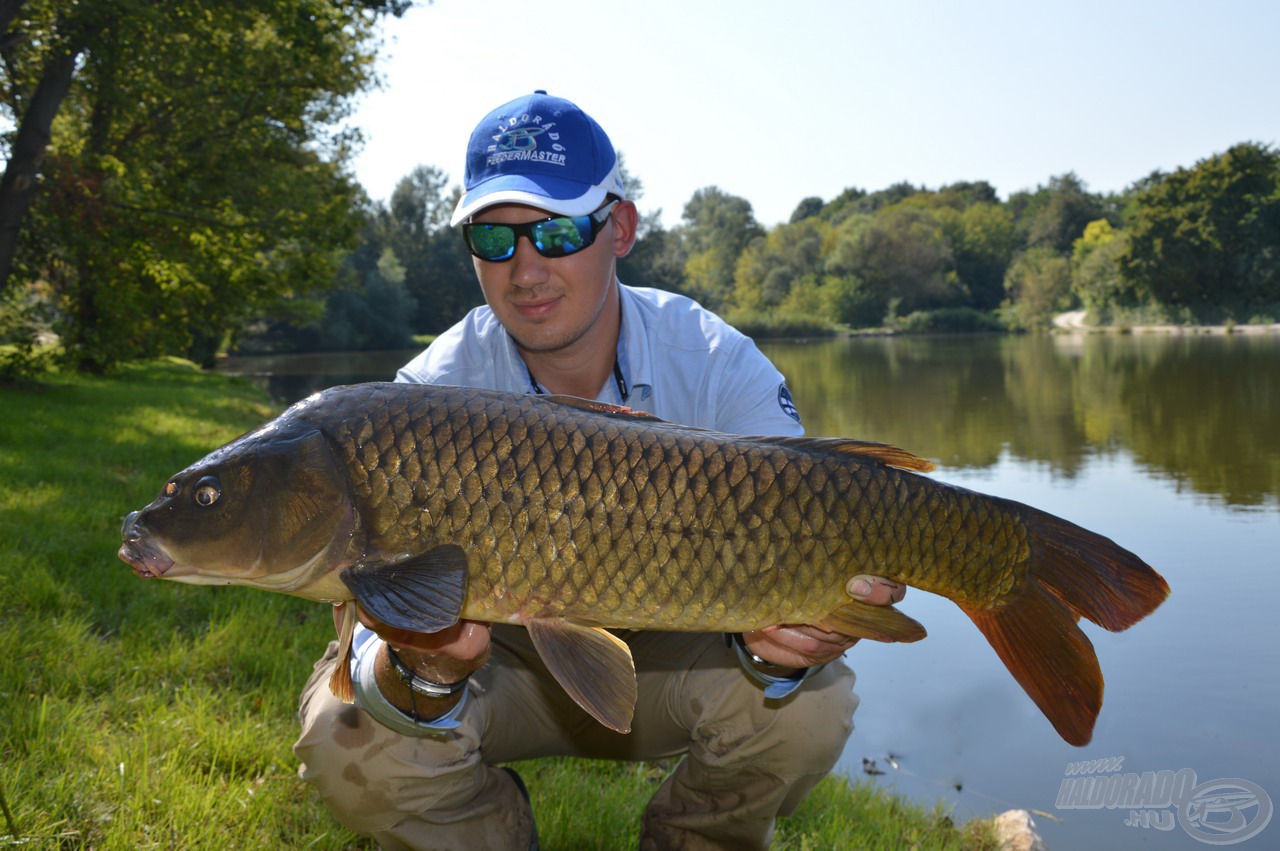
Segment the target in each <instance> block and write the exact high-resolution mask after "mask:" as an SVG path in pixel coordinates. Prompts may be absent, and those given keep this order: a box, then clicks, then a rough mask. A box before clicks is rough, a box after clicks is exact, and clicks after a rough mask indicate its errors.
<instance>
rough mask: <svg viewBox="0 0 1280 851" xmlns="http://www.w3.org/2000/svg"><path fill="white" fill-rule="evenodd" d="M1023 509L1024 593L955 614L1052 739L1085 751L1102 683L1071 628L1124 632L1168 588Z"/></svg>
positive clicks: (1125, 558) (1107, 547)
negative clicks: (1046, 724)
mask: <svg viewBox="0 0 1280 851" xmlns="http://www.w3.org/2000/svg"><path fill="white" fill-rule="evenodd" d="M1022 508H1023V512H1022V513H1023V518H1022V519H1023V522H1024V523H1025V524H1026V527H1027V530H1028V532H1029V533H1030V537H1031V542H1032V543H1031V565H1030V569H1029V572H1028V574H1027V578H1026V582H1025V583H1024V585H1023V589H1022V592H1021V593H1020V594H1019V595H1018V596H1017V597H1014V598H1013V599H1011V600H1009V601H1008V602H1007V603H1005V604H1004V605H1002V606H1000V607H999V608H997V609H978V608H973V607H969V606H964V605H961V608H962V609H963V610H964V612H965V614H967V615H968V616H969V617H970V619H971V620H973V622H974V623H975V624H976V625H977V627H978V629H980V630H982V634H983V635H985V636H986V638H987V641H989V642H990V643H991V646H992V647H993V648H994V649H995V651H996V654H997V655H999V657H1000V659H1001V660H1002V661H1003V662H1004V664H1005V667H1007V668H1008V669H1009V673H1011V674H1013V677H1014V679H1016V680H1017V681H1018V683H1019V684H1020V685H1021V686H1022V688H1023V689H1024V690H1025V691H1026V692H1027V694H1028V695H1029V696H1030V697H1031V699H1032V700H1033V701H1035V704H1036V706H1038V707H1040V711H1041V712H1043V713H1044V714H1045V717H1047V718H1048V719H1049V721H1050V723H1052V724H1053V727H1054V729H1055V730H1057V731H1058V734H1059V735H1061V736H1062V738H1063V739H1065V740H1066V741H1067V742H1069V743H1071V744H1073V745H1085V744H1088V743H1089V740H1090V739H1091V738H1093V725H1094V722H1095V721H1096V720H1097V717H1098V711H1099V710H1100V709H1101V708H1102V692H1103V680H1102V671H1101V669H1100V668H1099V667H1098V657H1097V656H1096V655H1095V654H1094V652H1093V644H1092V643H1091V642H1090V641H1089V638H1088V636H1086V635H1085V634H1084V633H1083V632H1082V631H1081V630H1080V627H1079V626H1078V625H1077V621H1078V620H1079V618H1081V617H1086V618H1088V619H1089V620H1091V621H1093V622H1094V623H1096V624H1098V625H1099V626H1102V627H1104V628H1105V629H1109V630H1112V631H1118V630H1122V629H1126V628H1128V627H1130V626H1132V625H1133V624H1135V623H1137V622H1138V621H1139V620H1141V619H1142V618H1143V617H1145V616H1146V615H1148V614H1150V613H1151V612H1152V611H1154V610H1155V608H1156V607H1157V606H1159V605H1160V604H1161V603H1162V602H1164V599H1165V597H1167V596H1168V595H1169V586H1168V584H1167V583H1165V581H1164V579H1163V578H1162V577H1161V576H1160V574H1158V573H1156V572H1155V571H1154V570H1152V569H1151V567H1149V566H1148V565H1147V564H1146V563H1145V562H1143V561H1142V560H1141V559H1140V558H1138V557H1137V556H1136V555H1134V554H1133V553H1131V552H1129V551H1128V550H1125V549H1123V548H1122V547H1120V546H1118V545H1117V544H1116V543H1115V542H1113V541H1111V540H1110V539H1108V538H1104V537H1103V536H1101V535H1097V534H1095V533H1093V532H1090V531H1088V530H1087V529H1082V528H1080V527H1079V526H1076V525H1075V524H1073V523H1069V522H1067V521H1066V520H1062V519H1061V518H1058V517H1054V516H1052V515H1050V514H1046V513H1044V512H1042V511H1037V510H1035V509H1032V508H1028V507H1025V506H1024V507H1022Z"/></svg>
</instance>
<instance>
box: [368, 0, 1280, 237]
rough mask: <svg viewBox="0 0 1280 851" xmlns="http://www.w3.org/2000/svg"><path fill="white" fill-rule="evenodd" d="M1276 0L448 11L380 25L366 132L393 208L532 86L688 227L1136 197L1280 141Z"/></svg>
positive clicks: (456, 178)
mask: <svg viewBox="0 0 1280 851" xmlns="http://www.w3.org/2000/svg"><path fill="white" fill-rule="evenodd" d="M1277 34H1280V2H1276V0H1198V2H1185V1H1184V0H1160V1H1159V2H1152V1H1151V0H1132V2H1129V1H1128V0H1109V2H1095V0H1073V2H1070V3H1064V2H1057V0H1052V2H1050V0H1044V2H1035V0H1032V2H1028V0H1021V2H995V0H966V2H963V3H960V2H954V0H935V2H926V0H894V2H863V0H845V2H837V0H812V2H810V1H809V0H776V2H760V0H734V2H729V0H679V1H677V0H647V2H639V0H632V2H626V3H624V2H616V0H535V2H516V0H435V2H433V3H431V4H430V5H425V4H421V0H420V5H418V6H416V7H415V8H413V9H411V10H410V11H409V12H408V13H406V14H405V15H404V17H403V18H401V19H398V20H397V19H390V20H389V21H388V22H387V23H386V24H385V25H384V26H383V37H384V40H385V43H384V46H383V47H382V49H381V51H380V54H379V55H380V57H381V58H380V61H379V69H380V74H381V76H382V79H383V85H382V87H381V88H380V89H378V90H376V91H373V92H371V93H369V94H368V95H365V96H363V97H362V98H361V99H360V100H359V101H358V103H357V106H356V110H355V113H354V115H353V116H352V118H351V120H350V123H351V124H352V125H354V126H356V127H359V128H360V129H361V130H362V132H363V135H364V138H365V143H364V147H363V149H362V151H361V153H360V154H359V155H358V157H357V158H356V159H355V162H354V166H355V174H356V177H357V178H358V179H359V180H360V182H361V183H362V184H363V185H364V187H365V189H366V191H368V193H369V194H370V195H371V196H372V197H373V198H376V199H386V198H387V197H389V196H390V194H391V191H392V190H393V189H394V187H395V185H396V183H397V182H398V181H399V180H400V179H401V178H402V177H404V176H405V175H407V174H408V173H409V172H410V171H411V170H412V169H413V168H415V167H416V166H418V165H434V166H437V167H439V168H441V169H443V170H444V171H446V172H447V173H448V174H449V175H450V177H451V179H452V180H453V182H455V183H460V182H461V181H462V174H463V158H464V154H465V150H466V144H467V138H468V137H469V135H470V133H471V131H472V129H473V128H474V127H475V126H476V124H477V123H478V122H479V121H480V119H481V118H483V117H484V116H485V114H486V113H488V112H489V111H490V110H492V109H494V108H496V107H497V106H499V105H500V104H502V103H505V102H506V101H509V100H511V99H513V98H515V97H517V96H519V95H522V94H526V93H528V92H531V91H533V90H535V89H545V90H547V91H548V92H549V93H550V94H553V95H557V96H559V97H564V98H568V99H569V100H572V101H574V102H575V103H577V104H578V105H579V106H580V107H582V108H583V109H585V110H586V111H587V112H588V113H589V114H591V115H592V116H593V117H594V118H595V119H596V120H597V121H598V122H599V123H600V124H601V125H602V126H603V127H604V128H605V130H606V132H608V134H609V136H610V138H611V139H612V140H613V143H614V146H615V147H616V148H617V149H618V150H620V151H622V153H623V155H624V157H625V162H626V165H627V169H628V171H630V172H631V173H632V174H633V175H634V176H635V177H637V178H639V179H640V181H641V182H642V184H643V186H644V194H643V196H642V197H641V198H640V199H639V200H638V204H639V206H640V209H641V211H642V212H653V211H656V210H661V211H662V221H663V223H664V224H665V225H666V226H668V227H671V226H673V225H676V224H678V223H679V221H680V217H681V213H682V211H683V208H684V205H685V203H686V202H687V201H688V200H689V198H690V197H691V196H692V195H693V193H694V192H695V191H696V190H698V189H700V188H702V187H706V186H718V187H720V188H721V189H723V190H724V191H726V192H729V193H732V194H734V195H739V196H741V197H743V198H746V199H747V200H748V201H750V202H751V204H752V207H753V209H754V210H755V214H756V218H757V219H758V220H759V221H760V222H761V223H762V224H764V225H766V226H772V225H774V224H776V223H778V222H783V221H786V220H787V219H788V218H790V216H791V212H792V211H793V210H794V209H795V207H796V205H797V204H798V203H799V202H800V201H801V200H802V199H803V198H805V197H808V196H818V197H820V198H822V199H823V200H824V201H827V200H830V199H832V198H833V197H835V196H836V195H838V194H839V193H840V192H841V191H843V190H844V189H846V188H848V187H852V186H856V187H860V188H862V189H866V190H870V191H874V190H876V189H883V188H884V187H886V186H889V185H891V184H893V183H897V182H900V181H907V182H910V183H912V184H914V185H916V186H921V185H923V186H927V187H934V188H936V187H939V186H943V185H946V184H948V183H954V182H956V181H962V180H986V181H988V182H989V183H991V184H992V185H993V186H994V187H995V188H996V190H997V191H998V192H999V193H1000V195H1001V196H1002V197H1007V196H1008V195H1009V194H1010V193H1011V192H1016V191H1018V190H1021V189H1034V188H1035V187H1036V186H1038V185H1041V184H1045V183H1047V182H1048V180H1049V178H1050V177H1052V176H1055V175H1060V174H1063V173H1066V172H1068V171H1074V172H1075V173H1076V174H1077V175H1078V176H1079V177H1080V178H1081V179H1083V180H1084V181H1085V183H1086V184H1087V185H1088V186H1089V188H1090V189H1091V190H1093V191H1096V192H1112V191H1120V190H1122V189H1124V188H1125V187H1126V186H1128V185H1129V184H1131V183H1133V182H1134V181H1135V180H1138V179H1140V178H1142V177H1145V176H1146V175H1148V174H1150V173H1151V172H1152V171H1154V170H1156V169H1161V170H1165V171H1170V170H1173V169H1175V168H1178V167H1180V166H1183V167H1185V166H1191V165H1194V164H1195V162H1196V161H1198V160H1201V159H1204V158H1205V157H1208V156H1211V155H1212V154H1215V153H1219V152H1221V151H1224V150H1226V149H1227V148H1228V147H1230V146H1231V145H1233V144H1235V143H1237V142H1242V141H1256V142H1262V143H1264V144H1271V145H1275V144H1277V143H1280V59H1278V58H1277V41H1276V37H1277Z"/></svg>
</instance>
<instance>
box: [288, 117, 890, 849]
mask: <svg viewBox="0 0 1280 851" xmlns="http://www.w3.org/2000/svg"><path fill="white" fill-rule="evenodd" d="M465 190H466V191H465V194H464V195H463V197H462V199H461V200H460V201H459V204H458V208H457V210H456V212H455V214H454V219H453V223H454V224H455V225H457V224H462V229H463V235H464V238H465V239H466V241H467V245H468V247H469V248H470V249H471V252H472V254H473V255H474V256H475V258H476V259H475V268H476V275H477V277H478V278H479V280H480V286H481V288H482V289H483V291H484V296H485V300H486V302H487V306H486V307H481V308H477V309H476V310H473V311H472V312H471V313H470V314H468V315H467V317H466V318H465V319H463V320H462V322H460V323H459V324H458V325H456V326H454V327H453V328H452V329H450V330H449V331H447V332H446V333H444V334H443V335H441V336H440V337H439V338H438V339H437V340H436V341H435V342H434V343H433V344H432V345H431V347H430V348H428V349H427V350H426V351H425V352H423V353H422V354H421V355H420V356H419V357H417V358H415V359H414V360H413V361H412V362H410V363H409V364H407V365H406V366H405V367H404V368H403V369H401V370H400V372H399V374H398V376H397V379H398V380H400V381H417V382H425V383H440V384H462V385H473V386H484V387H490V388H494V389H498V390H508V391H515V392H523V393H560V394H569V395H574V396H581V397H586V398H591V399H597V400H600V401H604V402H609V403H613V404H620V405H626V406H629V407H631V408H633V409H636V410H642V411H647V412H650V413H654V414H656V415H658V416H660V417H662V418H664V419H668V420H673V421H677V422H682V423H686V424H689V425H696V426H703V427H707V428H714V429H717V430H720V431H727V432H736V433H750V434H778V435H795V434H800V433H801V431H802V430H801V428H800V422H799V417H798V416H797V414H796V412H795V408H794V406H793V405H792V404H791V397H790V394H789V393H788V392H787V389H786V386H785V384H784V383H783V379H782V376H781V374H779V373H778V371H777V370H776V369H775V368H774V367H773V365H772V364H771V363H769V361H768V360H767V359H766V358H765V357H764V356H763V355H762V354H761V353H760V352H759V350H758V349H756V347H755V346H754V345H753V344H752V343H751V341H750V340H749V339H747V338H746V337H744V336H743V335H741V334H739V333H738V332H737V331H735V330H733V329H732V328H730V327H729V326H727V325H725V324H724V323H723V322H722V321H721V320H720V319H718V318H717V317H716V316H714V315H713V314H711V313H709V312H707V311H705V310H703V309H702V308H700V307H699V306H698V305H697V304H695V303H694V302H692V301H690V300H688V299H686V298H683V297H680V296H675V295H672V294H670V293H663V292H660V291H656V290H643V289H633V288H630V287H625V286H622V285H621V284H620V283H619V281H618V280H617V276H616V263H617V260H618V259H619V258H621V257H624V256H626V254H627V252H628V251H630V250H631V247H632V245H633V243H634V242H635V237H636V225H637V218H638V217H637V212H636V208H635V205H634V204H633V203H632V202H630V201H628V200H626V199H625V190H624V188H623V186H622V181H621V178H620V173H619V168H618V163H617V157H616V156H615V153H614V149H613V146H612V144H611V143H610V141H609V139H608V137H607V136H606V135H605V133H604V131H603V130H602V129H601V128H600V127H599V125H598V124H596V122H595V121H594V120H592V119H591V118H590V117H589V116H588V115H586V113H584V112H582V111H581V110H580V109H578V108H577V107H576V106H574V105H573V104H572V103H570V102H568V101H565V100H562V99H560V98H554V97H549V96H547V95H546V93H545V92H537V93H535V94H533V95H531V96H527V97H522V98H518V99H517V100H515V101H512V102H511V103H508V104H505V105H504V106H501V107H499V108H498V109H497V110H495V111H494V112H492V113H490V114H489V115H488V116H487V117H486V118H485V119H484V120H483V121H482V122H481V123H480V125H479V126H478V127H477V128H476V130H475V132H474V133H473V134H472V137H471V143H470V147H469V149H468V156H467V169H466V177H465ZM859 579H861V580H862V584H855V582H854V581H851V583H850V588H851V593H856V594H858V595H859V596H860V597H861V598H862V599H865V600H867V601H869V602H873V603H877V604H886V603H889V602H891V601H892V600H897V599H901V597H902V592H903V590H904V589H902V588H901V586H897V585H895V584H894V583H891V582H888V581H887V580H883V579H878V578H876V577H860V578H859ZM361 619H362V622H363V623H364V624H365V625H366V626H367V627H368V629H363V628H362V629H361V630H360V632H359V633H358V635H357V639H356V643H357V647H358V650H357V653H356V658H355V660H354V661H353V663H352V676H353V680H354V681H355V684H356V694H357V698H356V705H354V706H350V705H345V704H343V703H341V702H339V701H338V700H337V699H336V698H334V696H333V695H332V694H331V693H329V690H328V688H327V685H326V683H327V681H328V678H329V673H330V672H331V670H332V666H333V665H334V664H335V660H336V651H335V646H331V647H330V651H329V653H328V654H327V655H326V656H325V658H324V659H322V660H321V661H320V662H319V663H317V665H316V670H315V672H314V673H313V675H312V678H311V680H310V681H309V683H308V685H307V687H306V689H305V691H304V693H303V698H302V707H301V712H300V717H301V721H302V735H301V737H300V739H299V741H298V743H297V745H296V746H295V751H296V753H297V754H298V756H299V758H300V759H301V761H302V763H303V765H302V768H301V775H302V776H303V778H304V779H306V780H308V781H309V782H311V783H314V784H315V785H316V786H317V787H318V788H319V790H320V792H321V794H322V795H323V797H324V799H325V802H326V803H327V804H328V806H329V807H330V809H331V810H332V811H333V813H334V815H335V816H336V817H337V819H338V820H339V821H340V822H342V823H343V824H344V825H346V826H348V827H350V828H351V829H353V830H356V831H359V832H361V833H366V834H369V835H370V836H372V837H374V838H375V839H376V840H377V841H378V842H379V843H380V844H381V845H382V847H384V848H414V849H419V848H449V849H465V848H526V847H536V831H535V830H534V827H533V818H532V814H531V812H530V807H529V803H528V795H527V793H526V792H525V790H524V787H523V784H522V783H521V782H520V779H519V778H518V777H517V776H516V775H515V774H514V772H511V771H509V770H504V769H501V768H495V767H494V766H496V765H498V764H500V763H504V762H508V761H511V760H517V759H525V758H530V757H539V756H547V755H553V754H565V755H576V756H589V757H599V758H606V759H629V760H640V759H657V758H664V757H672V756H676V755H679V754H686V755H687V756H686V759H685V760H684V761H683V762H682V763H681V764H680V766H679V767H678V768H677V769H676V771H675V772H674V773H673V775H672V776H671V777H670V778H669V779H668V780H667V782H666V783H664V784H663V786H662V787H661V788H660V789H659V791H658V792H657V793H656V794H655V796H654V798H653V800H652V801H651V802H650V803H649V806H648V809H647V810H646V813H645V818H644V824H643V828H642V840H641V843H642V847H646V848H759V847H764V846H766V845H767V844H768V843H769V839H770V836H771V834H772V830H773V825H774V820H775V818H776V816H777V815H779V814H786V813H789V812H790V811H791V810H793V809H794V808H795V807H796V806H797V805H798V804H799V802H800V801H801V799H803V797H804V796H805V794H807V793H808V791H809V790H810V789H811V788H812V787H813V786H814V785H815V784H816V783H817V782H818V781H819V780H820V779H821V778H822V777H823V776H825V775H826V773H827V772H828V771H829V770H830V768H831V766H832V765H833V764H834V763H835V760H836V759H837V757H838V756H839V754H840V752H841V749H842V748H843V745H844V742H845V739H846V738H847V737H848V735H849V732H850V730H851V729H852V721H851V719H852V715H853V711H854V709H855V708H856V706H857V698H856V696H854V694H853V691H852V687H853V674H852V672H851V671H849V669H848V668H847V667H845V666H844V664H843V663H841V662H840V661H839V660H840V657H841V655H842V654H843V653H844V651H846V650H848V649H849V648H850V647H851V646H852V645H853V643H854V641H853V640H852V639H848V638H846V637H845V636H842V635H838V634H834V633H829V632H825V631H823V630H820V629H817V628H816V627H812V626H800V625H789V626H788V625H780V626H776V627H771V628H769V629H764V630H759V631H757V632H753V633H748V634H747V635H745V636H730V637H728V640H726V637H724V636H720V635H705V634H681V633H663V632H635V633H630V634H626V635H624V638H625V640H626V641H627V642H628V644H629V645H630V647H631V650H632V654H633V656H634V658H635V662H636V669H637V680H638V684H639V697H638V700H637V705H636V712H635V717H634V721H633V731H632V732H631V733H630V734H629V735H621V734H618V733H615V732H613V731H611V730H608V729H607V728H605V727H603V726H601V725H600V724H598V723H597V722H596V721H595V720H593V719H592V718H591V717H590V716H588V715H587V714H586V713H585V712H584V711H583V710H581V709H580V708H579V707H578V706H577V705H576V704H574V703H573V701H572V699H571V698H569V696H568V695H567V694H565V693H564V691H563V690H562V689H561V688H560V687H559V686H558V685H557V684H556V683H555V682H554V681H553V680H552V678H551V676H550V675H549V674H548V672H547V670H546V668H545V667H544V666H543V665H542V663H541V661H540V660H539V658H538V656H537V653H536V652H535V651H534V650H533V648H532V645H531V643H530V641H529V639H528V637H527V634H526V633H525V631H524V630H523V629H521V628H519V627H512V626H506V625H490V624H487V623H479V622H470V621H464V622H460V623H458V624H456V625H455V626H453V627H451V628H449V629H446V630H443V631H441V632H439V633H434V634H430V635H424V634H415V633H410V632H406V631H404V630H398V629H393V628H390V627H387V626H385V625H382V624H378V623H376V622H374V621H373V620H372V619H370V618H369V617H368V616H367V615H364V614H363V613H362V614H361Z"/></svg>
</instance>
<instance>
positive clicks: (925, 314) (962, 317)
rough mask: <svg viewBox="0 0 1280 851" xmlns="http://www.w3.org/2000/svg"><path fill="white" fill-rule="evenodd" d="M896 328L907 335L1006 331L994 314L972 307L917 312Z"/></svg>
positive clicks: (904, 319) (908, 316)
mask: <svg viewBox="0 0 1280 851" xmlns="http://www.w3.org/2000/svg"><path fill="white" fill-rule="evenodd" d="M898 328H899V330H901V331H905V332H906V333H908V334H973V333H984V332H991V331H1007V330H1008V328H1006V327H1005V324H1004V323H1003V322H1001V321H1000V319H999V317H997V316H996V315H995V314H993V313H988V312H986V311H982V310H974V309H973V308H972V307H943V308H940V309H938V310H917V311H916V312H914V313H911V314H908V315H907V316H906V317H904V318H903V319H902V321H901V322H900V323H899V325H898Z"/></svg>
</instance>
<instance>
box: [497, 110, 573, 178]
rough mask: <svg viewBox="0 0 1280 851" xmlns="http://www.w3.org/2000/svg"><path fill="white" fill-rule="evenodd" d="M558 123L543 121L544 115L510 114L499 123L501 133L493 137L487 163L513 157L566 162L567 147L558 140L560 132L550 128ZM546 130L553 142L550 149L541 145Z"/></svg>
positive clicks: (509, 159) (545, 161) (537, 160)
mask: <svg viewBox="0 0 1280 851" xmlns="http://www.w3.org/2000/svg"><path fill="white" fill-rule="evenodd" d="M555 126H556V124H555V122H554V121H551V122H547V123H546V124H544V123H543V121H542V116H540V115H530V114H529V113H525V114H524V115H520V116H512V117H511V118H508V119H507V120H506V121H505V122H502V123H500V124H499V125H498V133H497V135H496V136H494V137H493V141H494V144H492V145H490V146H489V148H488V151H487V153H488V157H487V158H486V160H485V164H486V165H488V166H496V165H500V164H501V163H504V162H510V161H512V160H529V161H534V162H542V163H546V164H548V165H559V166H563V165H564V164H565V155H564V153H563V152H564V150H565V147H564V145H561V144H560V142H559V139H560V134H559V133H556V132H552V130H551V128H553V127H555ZM544 134H545V135H546V140H547V141H550V142H551V145H550V148H551V149H550V150H540V149H539V148H538V139H539V137H540V136H542V135H544Z"/></svg>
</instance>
